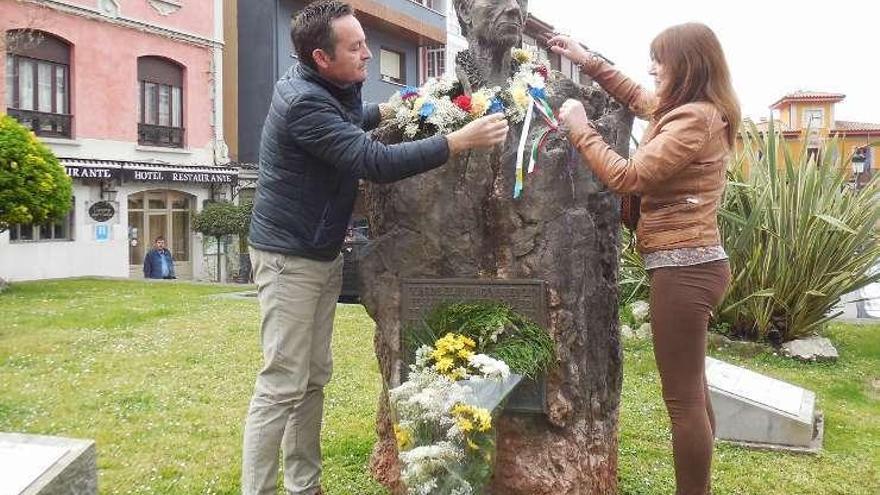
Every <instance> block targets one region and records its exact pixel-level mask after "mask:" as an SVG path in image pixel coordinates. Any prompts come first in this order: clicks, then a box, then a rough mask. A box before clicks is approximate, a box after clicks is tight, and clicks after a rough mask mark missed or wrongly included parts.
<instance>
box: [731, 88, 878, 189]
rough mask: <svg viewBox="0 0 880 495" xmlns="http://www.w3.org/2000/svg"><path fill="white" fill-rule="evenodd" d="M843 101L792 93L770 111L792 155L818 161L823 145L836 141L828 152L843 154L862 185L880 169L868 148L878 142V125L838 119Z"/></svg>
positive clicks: (823, 94) (763, 122)
mask: <svg viewBox="0 0 880 495" xmlns="http://www.w3.org/2000/svg"><path fill="white" fill-rule="evenodd" d="M844 98H846V95H843V94H840V93H828V92H820V91H795V92H793V93H789V94H787V95H785V96H783V97H781V98H779V99H778V100H777V101H776V102H774V103H773V104H772V105H770V109H771V110H772V111H773V119H774V122H773V124H774V128H775V129H776V131H777V132H778V133H779V135H780V136H781V137H782V138H783V139H784V140H785V142H786V144H787V145H788V147H789V149H790V150H791V152H792V154H793V155H794V156H799V155H800V154H801V153H804V152H806V154H807V155H808V156H810V157H812V158H813V159H814V160H816V161H817V162H818V161H820V160H821V158H822V156H821V153H822V152H823V146H824V145H826V144H827V143H828V142H829V141H830V140H832V139H836V140H837V143H838V145H839V148H838V149H832V150H830V152H833V153H842V154H843V156H844V157H845V158H846V159H848V160H849V162H850V165H854V167H853V169H852V170H853V176H854V177H853V180H854V181H858V183H859V184H861V183H864V182H865V181H867V180H868V179H869V178H870V177H871V176H873V175H874V173H876V170H877V168H878V167H880V165H878V163H877V161H878V160H877V157H876V149H874V148H872V147H870V146H869V145H870V144H871V143H876V142H877V141H880V124H876V123H868V122H853V121H848V120H838V119H837V110H836V104H837V103H840V102H841V101H843V100H844ZM756 126H757V128H758V130H759V131H760V132H764V131H766V130H767V129H768V128H769V122H768V121H767V120H766V119H762V120H761V121H759V122H758V123H757V124H756ZM741 145H742V143H741V142H740V146H741ZM852 162H855V164H853V163H852ZM780 163H782V162H781V161H780Z"/></svg>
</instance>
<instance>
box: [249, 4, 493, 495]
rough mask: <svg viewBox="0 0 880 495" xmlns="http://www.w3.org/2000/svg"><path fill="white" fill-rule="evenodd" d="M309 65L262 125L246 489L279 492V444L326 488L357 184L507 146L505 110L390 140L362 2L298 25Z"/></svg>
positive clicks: (307, 480) (306, 493) (306, 12)
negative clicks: (377, 137)
mask: <svg viewBox="0 0 880 495" xmlns="http://www.w3.org/2000/svg"><path fill="white" fill-rule="evenodd" d="M291 36H292V38H293V45H294V46H295V47H296V52H297V57H298V59H299V64H298V65H297V66H295V67H294V68H292V69H291V70H290V71H289V72H288V73H287V74H286V75H285V76H284V77H282V78H281V80H279V81H278V82H277V83H276V85H275V91H274V94H273V96H272V102H271V105H270V108H269V114H268V115H267V116H266V121H265V124H264V126H263V134H262V139H261V148H260V167H259V179H258V183H257V192H256V197H255V198H254V208H253V216H252V218H251V227H250V236H249V241H250V245H251V250H250V253H251V260H252V262H253V265H254V280H255V282H256V283H257V287H258V294H259V300H260V309H261V333H260V336H261V341H262V348H263V359H264V365H263V368H262V370H261V371H260V372H259V374H258V376H257V381H256V385H255V390H254V395H253V399H252V400H251V404H250V409H249V411H248V415H247V420H246V422H245V431H244V452H243V462H242V493H243V494H244V495H265V494H274V493H275V485H276V480H277V477H278V457H279V455H278V454H279V449H281V451H282V452H283V456H282V457H283V459H284V486H285V489H286V492H287V493H288V494H296V495H313V494H316V493H321V488H320V476H321V449H320V431H321V416H322V411H323V403H324V386H325V385H326V384H327V382H328V381H329V380H330V374H331V371H332V358H331V355H330V336H331V334H332V330H333V317H334V314H335V310H336V301H337V299H338V297H339V292H340V290H341V285H342V256H341V255H340V250H341V247H342V243H343V240H344V238H345V233H346V229H347V227H348V223H349V220H350V217H351V214H352V210H353V208H354V201H355V196H356V194H357V187H358V180H360V179H365V180H369V181H374V182H380V183H387V182H393V181H397V180H400V179H403V178H406V177H410V176H413V175H416V174H419V173H422V172H426V171H428V170H432V169H434V168H437V167H439V166H441V165H443V164H444V163H446V162H447V161H448V159H449V157H450V155H454V154H456V153H459V152H461V151H463V150H467V149H471V148H485V147H491V146H494V145H496V144H500V143H502V142H504V140H505V138H506V136H507V130H508V129H507V122H506V120H504V118H503V117H502V116H501V115H499V114H495V115H491V116H487V117H483V118H481V119H478V120H475V121H473V122H471V123H470V124H468V125H467V126H465V127H464V128H462V129H460V130H458V131H455V132H452V133H450V134H449V135H447V136H435V137H431V138H427V139H423V140H421V141H414V142H408V143H401V144H396V145H391V146H386V145H384V144H382V143H379V142H377V141H374V140H372V139H370V137H369V136H367V134H366V131H368V130H370V129H372V128H375V127H376V126H377V125H378V124H379V122H380V120H381V117H382V116H381V112H380V108H379V106H378V105H373V104H363V103H362V101H361V84H362V83H363V81H364V80H365V79H366V77H367V62H368V61H369V60H370V59H371V58H372V53H370V49H369V48H368V47H367V43H366V39H365V37H364V31H363V29H362V28H361V25H360V23H359V22H358V20H357V19H356V18H355V17H354V15H353V10H352V8H351V6H349V5H348V4H346V3H343V2H340V1H337V0H322V1H319V2H315V3H311V4H309V5H308V6H306V7H305V8H304V9H303V10H302V11H301V12H300V13H299V15H297V16H296V18H295V19H294V20H293V23H292V28H291Z"/></svg>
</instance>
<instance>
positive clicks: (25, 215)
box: [0, 115, 73, 231]
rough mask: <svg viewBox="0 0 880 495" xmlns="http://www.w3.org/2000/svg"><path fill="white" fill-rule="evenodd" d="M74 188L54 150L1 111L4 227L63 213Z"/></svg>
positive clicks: (0, 223) (0, 212)
mask: <svg viewBox="0 0 880 495" xmlns="http://www.w3.org/2000/svg"><path fill="white" fill-rule="evenodd" d="M72 191H73V185H72V183H71V180H70V177H68V176H67V174H66V173H65V172H64V167H62V166H61V164H60V163H59V162H58V159H57V158H55V155H54V154H53V153H52V151H51V150H50V149H49V148H48V147H46V145H44V144H43V143H41V142H40V141H39V140H38V139H37V137H36V136H35V135H34V133H33V132H31V131H30V130H29V129H28V128H26V127H24V126H23V125H21V124H19V123H18V122H17V121H16V120H15V119H13V118H12V117H9V116H8V115H0V231H3V230H6V229H8V228H9V227H10V226H11V225H15V224H42V223H45V222H47V221H50V220H53V219H56V218H59V217H61V216H63V215H64V214H65V213H67V211H68V210H69V209H70V206H71V194H72Z"/></svg>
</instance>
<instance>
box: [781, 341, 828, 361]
mask: <svg viewBox="0 0 880 495" xmlns="http://www.w3.org/2000/svg"><path fill="white" fill-rule="evenodd" d="M782 353H783V354H785V355H786V356H788V357H791V358H795V359H800V360H801V361H837V358H838V357H840V355H839V354H838V353H837V349H835V348H834V345H833V344H832V343H831V341H830V340H828V339H826V338H825V337H808V338H805V339H798V340H792V341H791V342H786V343H784V344H782Z"/></svg>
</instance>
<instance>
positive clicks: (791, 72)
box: [529, 0, 880, 123]
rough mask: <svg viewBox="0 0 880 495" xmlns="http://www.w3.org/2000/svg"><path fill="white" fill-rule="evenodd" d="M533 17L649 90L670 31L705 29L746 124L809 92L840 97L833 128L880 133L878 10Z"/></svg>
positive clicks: (756, 3)
mask: <svg viewBox="0 0 880 495" xmlns="http://www.w3.org/2000/svg"><path fill="white" fill-rule="evenodd" d="M823 5H824V6H825V8H822V7H821V6H823ZM820 9H821V10H820ZM529 10H530V11H531V12H532V13H533V14H534V15H536V16H537V17H538V18H539V19H541V20H543V21H545V22H548V23H549V24H551V25H553V26H554V27H555V28H556V30H557V32H560V33H564V34H568V35H572V36H574V37H576V38H577V39H579V40H581V41H582V42H584V43H585V44H586V45H587V46H589V47H590V48H592V49H595V50H597V51H599V52H601V53H602V54H603V55H605V56H606V57H607V58H609V59H610V60H612V61H613V62H614V63H615V64H616V65H618V66H619V67H620V68H621V70H623V71H624V72H625V73H626V74H627V75H628V76H630V77H631V78H633V79H635V80H636V81H638V82H639V83H641V84H643V85H646V86H648V87H651V88H653V84H654V83H653V78H651V77H650V76H648V64H649V63H650V58H649V51H648V50H649V47H650V45H651V40H652V39H653V38H654V37H655V36H656V35H657V34H658V33H660V32H661V31H662V30H663V29H665V28H667V27H669V26H672V25H675V24H680V23H683V22H691V21H697V22H702V23H704V24H706V25H708V26H709V27H710V28H712V30H713V31H715V34H716V35H717V36H718V38H719V40H720V41H721V46H722V48H723V49H724V51H725V55H726V57H727V62H728V65H729V66H730V72H731V77H732V79H733V85H734V89H735V90H736V92H737V95H738V96H739V100H740V105H741V106H742V110H743V116H746V117H751V118H752V119H754V120H758V119H759V118H761V117H767V116H769V115H770V109H769V106H770V105H771V104H772V103H774V102H775V101H777V100H778V99H779V98H780V97H782V96H783V95H785V94H786V93H790V92H793V91H796V90H811V91H824V92H832V93H843V94H845V95H846V99H845V100H843V101H842V102H840V103H838V104H837V106H836V115H835V118H836V120H850V121H858V122H872V123H880V64H878V62H877V57H876V54H877V53H878V52H880V37H878V36H877V34H876V32H877V31H876V28H877V25H878V24H877V23H878V20H880V2H878V1H876V0H836V1H835V2H832V3H818V2H807V1H802V0H801V1H795V0H739V1H738V2H718V1H712V0H701V1H694V0H664V1H662V2H656V1H651V2H633V1H628V0H601V1H595V2H593V1H585V0H529Z"/></svg>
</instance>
